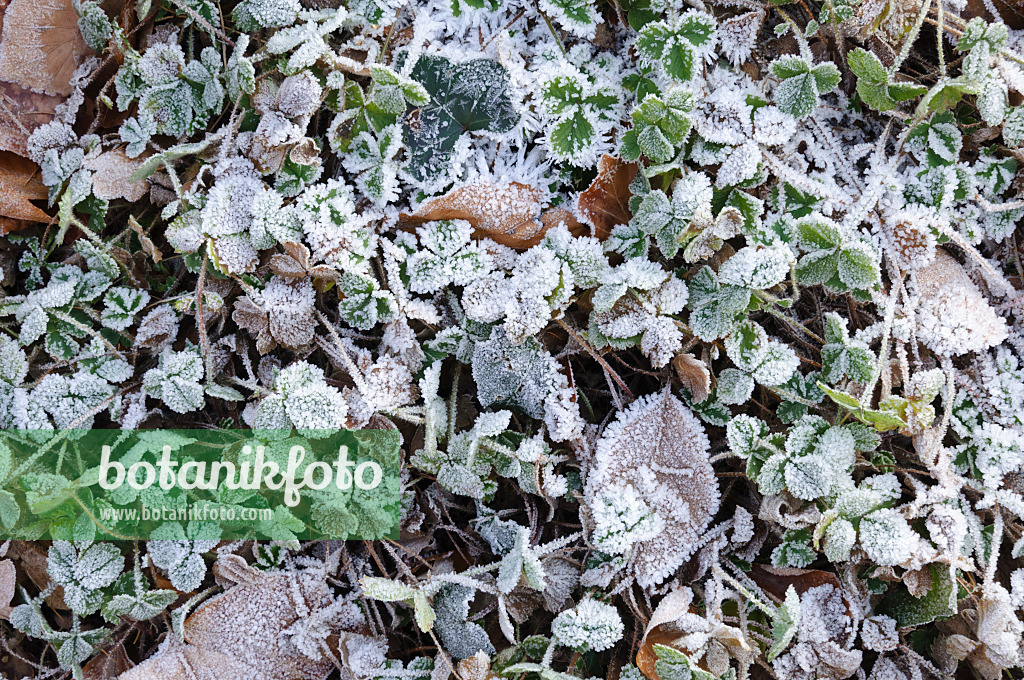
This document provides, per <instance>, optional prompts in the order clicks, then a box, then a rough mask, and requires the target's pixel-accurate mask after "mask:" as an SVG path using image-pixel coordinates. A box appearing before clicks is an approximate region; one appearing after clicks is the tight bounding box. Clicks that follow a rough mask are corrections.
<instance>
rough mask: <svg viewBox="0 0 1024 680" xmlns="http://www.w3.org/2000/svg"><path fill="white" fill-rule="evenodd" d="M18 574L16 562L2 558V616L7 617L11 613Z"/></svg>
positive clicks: (0, 566) (0, 615) (0, 577)
mask: <svg viewBox="0 0 1024 680" xmlns="http://www.w3.org/2000/svg"><path fill="white" fill-rule="evenodd" d="M17 576H18V574H17V572H16V571H15V569H14V562H11V561H10V560H0V618H4V619H6V618H7V617H9V616H10V615H11V610H12V607H11V600H13V599H14V588H15V586H16V585H17Z"/></svg>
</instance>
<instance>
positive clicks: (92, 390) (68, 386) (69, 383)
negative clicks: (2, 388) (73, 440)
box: [31, 371, 114, 429]
mask: <svg viewBox="0 0 1024 680" xmlns="http://www.w3.org/2000/svg"><path fill="white" fill-rule="evenodd" d="M113 394H114V387H113V385H111V384H110V383H108V382H107V381H106V380H104V379H103V378H101V377H99V376H98V375H94V374H92V373H90V372H88V371H79V372H77V373H75V374H74V375H72V376H70V377H68V376H64V375H58V374H56V373H49V374H47V375H46V376H45V377H44V378H43V379H42V380H40V381H39V383H38V384H37V385H36V387H35V389H34V390H32V393H31V398H32V401H33V402H35V404H36V405H37V407H39V408H41V409H43V410H45V411H46V413H48V414H50V416H52V417H53V421H54V423H55V424H56V425H57V427H58V428H60V429H64V428H69V427H72V426H75V427H80V428H89V427H91V426H92V422H93V421H92V416H87V414H90V413H93V414H95V413H96V412H98V411H99V410H100V408H99V407H101V405H102V404H104V402H106V401H107V400H108V399H109V398H110V397H111V396H113Z"/></svg>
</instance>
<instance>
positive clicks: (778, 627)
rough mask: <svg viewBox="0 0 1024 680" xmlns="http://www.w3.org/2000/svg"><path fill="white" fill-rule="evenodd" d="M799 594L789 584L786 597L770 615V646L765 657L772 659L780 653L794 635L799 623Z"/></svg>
mask: <svg viewBox="0 0 1024 680" xmlns="http://www.w3.org/2000/svg"><path fill="white" fill-rule="evenodd" d="M800 614H801V611H800V596H799V595H797V593H796V589H795V588H794V587H793V586H792V584H790V586H789V588H787V589H786V599H785V601H784V602H783V603H782V604H781V605H780V606H779V608H778V610H777V611H776V614H775V616H773V617H772V646H771V647H770V648H769V649H768V656H767V659H768V660H769V661H772V660H774V659H775V657H777V656H778V655H779V654H781V653H782V651H783V650H784V649H786V647H788V646H789V643H790V642H791V641H792V640H793V637H794V636H795V635H796V632H797V628H798V627H799V625H800Z"/></svg>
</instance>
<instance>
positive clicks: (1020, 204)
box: [974, 191, 1024, 212]
mask: <svg viewBox="0 0 1024 680" xmlns="http://www.w3.org/2000/svg"><path fill="white" fill-rule="evenodd" d="M974 200H976V201H977V202H978V203H979V204H980V205H981V207H982V208H984V209H985V212H1009V211H1011V210H1017V209H1018V208H1024V198H1021V199H1018V200H1016V201H1013V202H1012V203H992V202H991V201H989V200H988V199H987V198H985V197H984V196H982V195H981V194H979V193H978V192H977V191H975V192H974Z"/></svg>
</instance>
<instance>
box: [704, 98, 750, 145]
mask: <svg viewBox="0 0 1024 680" xmlns="http://www.w3.org/2000/svg"><path fill="white" fill-rule="evenodd" d="M701 112H702V113H703V115H702V116H697V117H696V118H695V121H696V123H697V131H698V132H700V136H701V137H703V138H704V139H705V140H707V141H709V142H712V143H715V144H730V145H736V144H743V143H744V142H745V141H747V140H748V139H749V138H750V136H751V134H752V133H753V129H752V127H751V123H750V114H751V108H750V105H749V104H747V101H746V97H745V95H744V94H743V93H742V92H740V91H739V90H736V89H731V88H724V87H721V88H718V89H717V90H715V91H714V92H712V93H711V95H710V96H708V97H707V98H705V99H704V102H703V103H702V105H701Z"/></svg>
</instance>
